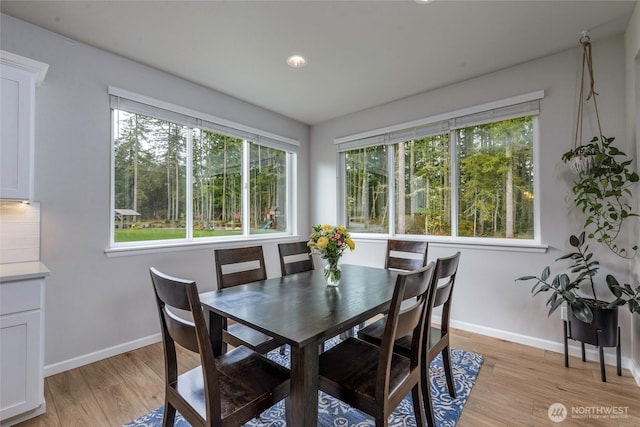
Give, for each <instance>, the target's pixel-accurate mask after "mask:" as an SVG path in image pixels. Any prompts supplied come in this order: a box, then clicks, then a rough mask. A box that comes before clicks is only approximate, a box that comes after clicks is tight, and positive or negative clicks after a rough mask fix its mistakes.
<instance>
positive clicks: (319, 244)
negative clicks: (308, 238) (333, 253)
mask: <svg viewBox="0 0 640 427" xmlns="http://www.w3.org/2000/svg"><path fill="white" fill-rule="evenodd" d="M328 244H329V239H328V238H326V237H324V236H322V237H320V238H319V239H318V242H317V243H316V246H317V247H318V249H325V248H326V247H327V245H328Z"/></svg>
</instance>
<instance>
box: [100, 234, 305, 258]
mask: <svg viewBox="0 0 640 427" xmlns="http://www.w3.org/2000/svg"><path fill="white" fill-rule="evenodd" d="M298 240H300V236H298V235H290V234H279V235H277V236H275V235H273V236H270V237H265V236H256V237H244V236H242V237H241V238H236V239H219V240H216V241H211V240H206V241H197V240H191V241H180V242H171V241H162V242H159V243H151V244H149V243H147V244H144V245H136V244H135V243H132V244H129V245H123V246H113V247H109V248H105V250H104V253H105V254H106V255H107V256H108V257H110V258H111V257H121V256H131V255H149V254H156V253H166V252H179V251H192V250H196V249H224V248H232V247H239V246H249V245H260V244H263V243H275V241H277V243H285V242H295V241H298Z"/></svg>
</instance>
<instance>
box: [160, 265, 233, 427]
mask: <svg viewBox="0 0 640 427" xmlns="http://www.w3.org/2000/svg"><path fill="white" fill-rule="evenodd" d="M149 271H150V274H151V282H152V283H153V289H154V292H155V296H156V302H157V305H158V313H159V315H160V324H161V327H162V340H163V344H164V345H163V349H164V360H165V379H166V382H167V385H175V384H176V380H177V378H178V362H177V354H176V347H175V343H178V344H179V345H181V346H182V347H184V348H186V349H188V350H191V351H193V352H194V353H198V354H200V363H201V366H202V368H203V369H202V373H203V379H204V393H205V396H209V397H210V398H209V399H205V401H206V414H207V418H206V419H208V420H213V419H217V420H219V419H220V417H221V409H220V393H219V388H218V378H217V370H216V365H215V361H214V355H213V348H212V347H211V341H210V340H209V333H208V330H207V324H206V322H205V318H204V313H203V311H202V306H201V305H200V297H199V296H198V288H197V286H196V283H195V282H194V281H189V280H184V279H179V278H176V277H171V276H168V275H166V274H163V273H161V272H159V271H158V270H156V269H155V268H150V269H149ZM172 309H178V310H184V311H188V312H190V313H191V316H192V318H193V321H189V320H186V319H183V318H182V317H179V316H178V315H176V314H175V311H172ZM185 402H186V400H185Z"/></svg>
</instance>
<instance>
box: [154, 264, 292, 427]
mask: <svg viewBox="0 0 640 427" xmlns="http://www.w3.org/2000/svg"><path fill="white" fill-rule="evenodd" d="M150 274H151V282H152V284H153V289H154V293H155V296H156V302H157V306H158V313H159V315H160V324H161V329H162V340H163V350H164V361H165V403H164V415H163V420H162V425H163V427H173V425H174V422H175V416H176V410H177V411H178V412H180V414H182V416H183V417H184V418H185V419H186V420H187V421H188V422H189V424H190V425H192V426H203V427H204V426H241V425H244V424H245V423H246V422H247V421H250V420H252V419H253V418H256V417H258V416H259V415H260V414H261V413H262V412H263V411H265V410H267V409H268V408H270V407H271V406H273V405H274V404H276V403H277V402H279V401H280V400H282V399H286V400H285V408H287V407H288V406H289V398H288V396H289V390H290V383H291V380H290V376H289V371H288V370H287V369H286V368H284V367H282V366H280V365H278V364H277V363H275V362H273V361H271V360H269V359H267V358H266V357H264V356H263V355H261V354H258V353H256V352H254V351H251V350H250V349H248V348H246V347H237V348H235V349H233V350H231V351H229V352H228V353H226V354H223V355H221V356H218V357H214V355H213V348H212V346H211V341H210V340H209V333H208V330H207V325H206V322H205V317H204V313H203V310H202V306H201V305H200V297H199V295H198V289H197V286H196V283H195V282H194V281H190V280H184V279H179V278H176V277H171V276H168V275H166V274H163V273H161V272H159V271H158V270H156V269H155V268H150ZM176 310H184V311H186V312H188V313H189V314H190V315H191V318H192V320H187V319H184V318H182V317H180V316H179V315H178V314H176V313H177V311H176ZM176 344H178V345H180V346H182V347H184V348H186V349H187V350H190V351H192V352H194V353H198V354H199V355H200V365H199V366H197V367H196V368H193V369H191V370H189V371H186V372H183V373H179V368H178V358H177V353H176Z"/></svg>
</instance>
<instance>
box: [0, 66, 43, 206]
mask: <svg viewBox="0 0 640 427" xmlns="http://www.w3.org/2000/svg"><path fill="white" fill-rule="evenodd" d="M0 81H1V83H2V87H1V88H0V94H1V96H0V98H1V99H2V105H1V107H0V114H1V118H0V123H2V126H1V127H0V129H1V130H0V132H1V134H0V147H1V152H0V162H1V165H0V166H1V167H0V184H1V188H0V198H3V199H21V200H29V199H31V188H32V182H31V181H32V179H31V174H32V164H31V163H32V153H31V152H32V144H33V132H34V128H33V113H34V98H35V78H34V77H33V75H32V74H31V73H28V72H26V71H23V70H19V69H15V68H13V67H10V66H8V65H6V64H1V65H0Z"/></svg>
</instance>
